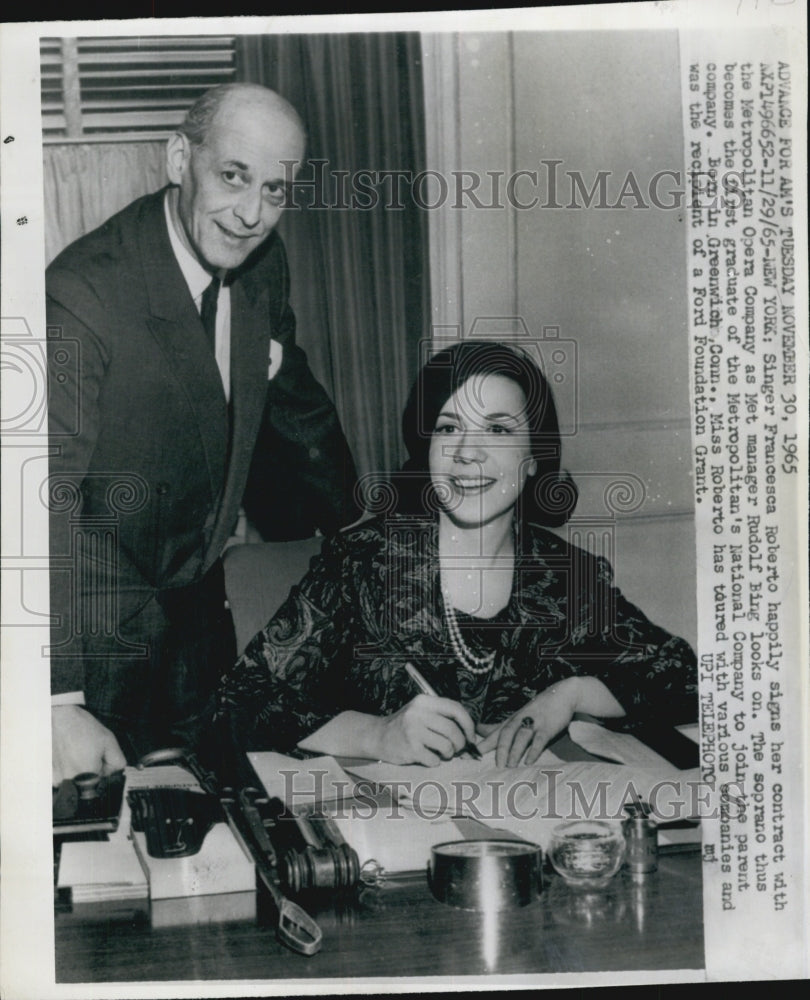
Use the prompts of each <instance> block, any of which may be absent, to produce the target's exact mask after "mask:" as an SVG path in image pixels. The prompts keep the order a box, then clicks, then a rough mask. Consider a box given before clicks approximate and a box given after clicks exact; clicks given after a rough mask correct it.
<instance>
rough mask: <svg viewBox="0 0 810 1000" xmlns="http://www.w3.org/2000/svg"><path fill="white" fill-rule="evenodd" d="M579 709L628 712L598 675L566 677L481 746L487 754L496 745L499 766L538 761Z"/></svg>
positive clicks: (606, 713)
mask: <svg viewBox="0 0 810 1000" xmlns="http://www.w3.org/2000/svg"><path fill="white" fill-rule="evenodd" d="M575 712H586V713H588V714H589V715H596V716H600V717H602V718H608V717H617V716H621V715H624V709H623V708H622V706H621V705H620V704H619V702H618V701H616V699H615V698H614V697H613V695H612V694H611V693H610V691H609V690H608V689H607V688H606V687H605V685H604V684H603V683H602V682H601V681H600V680H598V679H597V678H596V677H566V678H565V679H564V680H561V681H557V683H556V684H552V685H551V687H548V688H546V689H545V691H541V692H540V694H538V695H537V696H536V697H534V698H532V700H531V701H530V702H528V703H527V704H526V705H524V707H523V708H521V709H520V711H519V712H515V714H514V715H513V716H512V717H511V718H510V719H507V720H506V722H504V723H502V724H501V725H500V726H499V727H498V728H497V729H496V730H495V731H493V732H491V733H490V734H489V735H488V736H487V737H486V739H484V740H482V741H481V743H479V745H478V749H479V750H480V751H481V752H482V753H485V752H486V751H487V750H491V749H492V748H493V747H495V763H496V765H497V766H498V767H515V766H516V765H517V764H520V763H523V764H527V765H528V764H534V763H535V761H536V760H537V758H538V757H539V756H540V754H541V753H542V752H543V750H544V749H545V748H546V746H547V745H548V744H549V743H550V742H551V740H553V739H554V737H555V736H557V734H558V733H561V732H562V731H563V729H565V728H566V726H567V725H568V723H569V722H570V721H571V719H572V718H573V717H574V713H575ZM526 720H529V721H528V722H527V721H526Z"/></svg>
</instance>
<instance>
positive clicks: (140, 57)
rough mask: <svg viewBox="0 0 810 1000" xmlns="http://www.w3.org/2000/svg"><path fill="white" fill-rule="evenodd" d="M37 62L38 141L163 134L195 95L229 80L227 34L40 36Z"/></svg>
mask: <svg viewBox="0 0 810 1000" xmlns="http://www.w3.org/2000/svg"><path fill="white" fill-rule="evenodd" d="M40 63H41V68H42V136H43V140H44V141H45V142H71V141H77V140H78V141H81V142H94V141H96V142H100V141H104V142H109V141H111V140H119V139H154V138H158V137H161V136H165V135H166V134H167V133H168V132H171V131H172V130H173V129H174V128H176V126H177V125H179V123H180V121H181V120H182V118H183V116H184V114H185V112H186V110H187V108H189V107H190V106H191V104H193V103H194V101H195V100H196V99H197V98H198V97H199V96H200V94H202V93H204V91H206V90H208V89H209V88H210V87H213V86H216V85H217V84H219V83H230V82H231V81H233V80H234V79H235V78H236V56H235V40H234V38H233V37H227V36H191V35H178V36H175V37H166V36H164V37H161V38H43V39H41V41H40Z"/></svg>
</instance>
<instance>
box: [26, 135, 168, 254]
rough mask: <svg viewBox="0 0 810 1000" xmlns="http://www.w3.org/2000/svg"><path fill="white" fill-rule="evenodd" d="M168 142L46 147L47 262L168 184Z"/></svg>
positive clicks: (43, 151)
mask: <svg viewBox="0 0 810 1000" xmlns="http://www.w3.org/2000/svg"><path fill="white" fill-rule="evenodd" d="M165 146H166V144H165V142H106V143H104V142H92V143H89V142H88V143H65V144H64V145H59V144H55V145H47V146H43V147H42V153H43V161H44V162H43V166H44V186H45V261H46V263H48V264H49V263H50V262H51V261H52V260H53V258H54V257H55V256H56V255H57V254H58V253H59V252H60V251H61V250H64V248H65V247H66V246H67V245H68V244H69V243H72V242H73V241H74V240H76V239H78V238H79V237H80V236H83V235H84V234H85V233H89V232H90V231H91V230H93V229H95V228H96V226H100V225H101V223H102V222H104V220H105V219H109V217H110V216H111V215H114V214H115V213H116V212H119V211H120V210H121V209H122V208H124V207H125V206H126V205H128V204H129V203H130V202H131V201H134V200H135V199H136V198H140V197H141V195H144V194H149V193H150V192H151V191H157V189H158V188H160V187H162V186H163V185H164V184H165V183H166V154H165Z"/></svg>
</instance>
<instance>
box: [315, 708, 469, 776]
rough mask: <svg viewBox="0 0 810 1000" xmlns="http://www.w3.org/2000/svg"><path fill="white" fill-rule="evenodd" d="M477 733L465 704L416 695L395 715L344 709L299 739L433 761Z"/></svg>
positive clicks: (347, 753)
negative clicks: (371, 713)
mask: <svg viewBox="0 0 810 1000" xmlns="http://www.w3.org/2000/svg"><path fill="white" fill-rule="evenodd" d="M474 735H475V725H474V724H473V721H472V719H471V718H470V715H469V713H468V712H467V710H466V709H465V708H464V707H463V706H462V705H460V704H459V703H458V702H457V701H452V700H451V699H450V698H437V697H436V696H435V695H425V694H419V695H417V696H416V697H415V698H414V699H413V701H409V702H408V704H407V705H404V706H403V707H402V708H401V709H400V710H399V711H398V712H394V713H393V715H369V714H367V713H365V712H355V711H351V710H350V711H346V712H341V713H340V714H339V715H336V716H335V717H334V718H333V719H330V720H329V721H328V722H325V723H324V724H323V725H322V726H321V727H320V729H318V730H316V731H315V732H314V733H310V735H309V736H307V737H305V738H304V739H303V740H301V741H300V742H299V744H298V746H299V747H300V748H301V749H302V750H309V751H313V752H315V753H328V754H331V755H332V756H333V757H340V756H343V757H365V758H368V759H369V760H384V761H388V763H389V764H426V765H427V766H428V767H435V765H436V764H440V763H441V762H442V760H449V759H450V758H451V757H453V756H454V755H455V754H457V753H458V752H459V751H460V750H462V749H463V747H464V744H465V743H466V742H467V740H472V739H473V737H474Z"/></svg>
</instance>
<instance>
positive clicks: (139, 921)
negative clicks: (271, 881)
mask: <svg viewBox="0 0 810 1000" xmlns="http://www.w3.org/2000/svg"><path fill="white" fill-rule="evenodd" d="M701 885H702V883H701V859H700V854H699V852H698V851H697V850H694V851H690V852H686V853H673V854H662V856H661V858H660V860H659V868H658V871H657V872H656V873H655V874H653V875H650V876H647V877H646V878H645V879H644V881H643V882H633V881H632V880H631V878H630V876H629V875H627V874H626V873H624V872H622V873H620V874H619V875H618V876H617V877H616V878H615V879H614V880H613V881H612V883H611V885H610V886H609V887H608V888H607V889H606V890H604V891H602V892H598V893H583V892H581V891H573V890H571V889H569V888H568V887H567V886H566V885H565V883H564V882H563V881H562V880H561V879H560V878H559V876H557V875H555V874H553V873H551V874H549V875H548V877H547V878H546V880H545V886H544V890H543V892H542V894H541V895H540V897H539V898H538V899H537V900H536V901H535V902H533V903H532V904H530V905H529V906H526V907H523V908H522V909H519V910H512V911H509V912H505V913H501V914H497V915H484V914H481V913H472V912H466V911H462V910H457V909H454V908H452V907H449V906H445V905H443V904H441V903H438V902H436V901H435V900H434V899H433V897H432V896H431V895H430V892H429V890H428V888H427V884H426V881H425V878H424V876H421V875H420V876H418V877H416V876H414V877H407V878H402V879H398V880H395V881H394V880H392V881H391V882H389V883H388V884H386V885H384V886H382V887H378V888H373V889H364V890H362V892H361V893H360V895H359V898H358V899H356V900H354V901H353V902H351V903H349V904H347V905H345V906H343V907H341V908H336V907H335V906H334V905H328V906H324V908H322V909H320V910H316V909H315V908H314V907H310V908H309V909H310V912H311V913H312V914H313V915H314V916H316V917H317V919H318V921H319V923H320V925H321V927H322V929H323V947H322V949H321V951H320V952H319V953H318V954H317V955H314V956H312V957H309V958H306V957H304V956H300V955H295V954H293V953H292V952H290V951H289V950H288V949H286V948H285V947H283V946H282V945H281V944H279V942H278V941H277V940H276V938H275V935H274V930H273V926H272V922H271V919H270V917H271V915H272V910H270V909H268V904H267V900H266V899H265V897H264V896H263V895H261V896H260V897H259V904H260V906H259V916H258V918H256V919H252V920H231V921H228V922H219V923H201V924H196V925H195V924H185V925H183V926H174V927H167V928H161V929H158V928H153V927H152V926H151V923H150V915H149V910H148V906H147V904H145V903H144V904H138V903H116V904H92V905H91V904H87V905H85V906H83V907H74V909H73V910H72V911H71V912H57V914H56V918H55V924H56V927H55V930H56V981H57V982H58V983H59V982H64V983H75V982H110V981H113V982H115V981H118V982H132V981H148V980H151V981H169V980H177V981H187V980H223V979H251V980H257V979H258V980H262V979H269V980H273V979H287V980H296V979H318V978H329V979H344V978H347V979H348V978H352V979H356V978H383V979H385V980H390V979H392V978H395V977H397V976H432V977H435V976H452V977H454V978H458V977H461V976H476V977H482V976H486V975H487V974H500V975H509V974H519V973H524V974H525V973H548V972H597V971H606V970H628V971H629V970H636V969H638V970H642V969H643V970H652V969H700V968H702V967H703V964H704V956H703V912H702V891H701ZM265 909H268V912H267V913H264V912H263V911H264V910H265Z"/></svg>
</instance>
